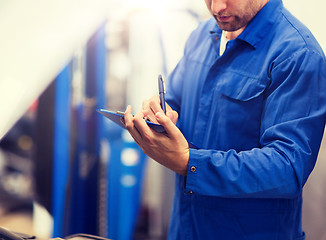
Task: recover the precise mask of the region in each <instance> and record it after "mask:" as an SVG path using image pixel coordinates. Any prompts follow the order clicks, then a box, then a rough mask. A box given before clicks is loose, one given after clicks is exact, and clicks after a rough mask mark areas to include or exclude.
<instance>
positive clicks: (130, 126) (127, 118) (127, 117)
mask: <svg viewBox="0 0 326 240" xmlns="http://www.w3.org/2000/svg"><path fill="white" fill-rule="evenodd" d="M124 124H125V127H126V129H127V130H128V132H129V133H130V134H131V136H132V137H133V138H134V139H135V141H136V142H137V141H139V139H141V135H140V133H139V131H138V130H137V128H136V127H135V124H134V116H133V115H132V107H131V106H130V105H128V106H127V108H126V111H125V114H124Z"/></svg>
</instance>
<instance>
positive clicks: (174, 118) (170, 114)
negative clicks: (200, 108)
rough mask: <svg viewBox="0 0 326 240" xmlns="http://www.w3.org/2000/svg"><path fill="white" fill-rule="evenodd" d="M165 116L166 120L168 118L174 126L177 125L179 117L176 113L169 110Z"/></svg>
mask: <svg viewBox="0 0 326 240" xmlns="http://www.w3.org/2000/svg"><path fill="white" fill-rule="evenodd" d="M166 116H167V117H168V118H170V120H171V121H172V122H173V123H174V125H176V124H177V121H178V117H179V115H178V113H177V112H176V111H173V110H172V109H171V111H167V112H166Z"/></svg>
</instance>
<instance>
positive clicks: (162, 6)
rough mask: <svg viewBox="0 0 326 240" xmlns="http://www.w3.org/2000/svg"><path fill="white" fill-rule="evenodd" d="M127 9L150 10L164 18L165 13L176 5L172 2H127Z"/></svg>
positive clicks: (153, 0)
mask: <svg viewBox="0 0 326 240" xmlns="http://www.w3.org/2000/svg"><path fill="white" fill-rule="evenodd" d="M126 4H127V8H128V9H133V10H148V11H150V12H152V13H154V14H155V15H158V16H162V15H163V13H164V11H165V10H167V9H169V8H171V7H172V6H173V5H175V2H174V1H171V0H127V1H126Z"/></svg>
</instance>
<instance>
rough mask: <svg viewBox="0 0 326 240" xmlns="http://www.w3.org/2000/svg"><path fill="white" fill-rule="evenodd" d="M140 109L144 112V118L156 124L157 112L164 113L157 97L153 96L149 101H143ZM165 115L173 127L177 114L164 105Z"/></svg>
mask: <svg viewBox="0 0 326 240" xmlns="http://www.w3.org/2000/svg"><path fill="white" fill-rule="evenodd" d="M142 109H143V110H145V111H146V114H147V115H146V118H147V119H149V120H150V121H151V122H154V123H158V122H157V119H156V117H155V114H156V113H158V112H161V113H164V112H163V110H162V108H161V105H160V97H159V96H153V97H151V98H150V99H148V100H145V101H143V104H142ZM166 115H167V116H168V117H169V118H170V119H171V121H172V122H173V123H174V125H175V124H176V123H177V120H178V113H177V112H176V111H173V110H172V108H171V107H170V106H169V105H168V104H166Z"/></svg>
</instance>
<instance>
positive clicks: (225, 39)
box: [220, 31, 229, 56]
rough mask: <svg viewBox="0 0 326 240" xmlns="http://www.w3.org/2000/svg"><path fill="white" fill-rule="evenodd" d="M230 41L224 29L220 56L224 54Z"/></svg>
mask: <svg viewBox="0 0 326 240" xmlns="http://www.w3.org/2000/svg"><path fill="white" fill-rule="evenodd" d="M228 41H229V39H227V38H226V32H225V31H222V35H221V41H220V56H222V55H223V53H224V51H225V48H226V44H227V42H228Z"/></svg>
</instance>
